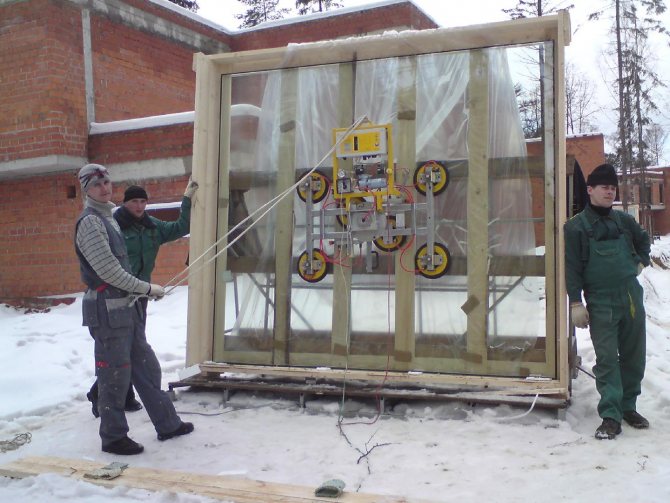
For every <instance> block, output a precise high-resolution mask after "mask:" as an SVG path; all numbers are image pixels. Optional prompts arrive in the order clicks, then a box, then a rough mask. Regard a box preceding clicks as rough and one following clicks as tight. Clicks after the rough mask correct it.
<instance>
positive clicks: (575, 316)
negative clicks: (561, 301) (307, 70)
mask: <svg viewBox="0 0 670 503" xmlns="http://www.w3.org/2000/svg"><path fill="white" fill-rule="evenodd" d="M570 317H571V318H572V323H574V324H575V326H576V327H579V328H586V327H588V326H589V312H588V311H587V310H586V307H585V306H584V304H582V303H581V302H575V303H574V304H570Z"/></svg>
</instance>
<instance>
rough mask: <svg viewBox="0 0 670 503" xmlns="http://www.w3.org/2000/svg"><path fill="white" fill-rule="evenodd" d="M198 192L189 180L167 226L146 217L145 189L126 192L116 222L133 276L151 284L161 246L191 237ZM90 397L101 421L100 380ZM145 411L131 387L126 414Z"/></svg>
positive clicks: (144, 299)
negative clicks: (122, 237)
mask: <svg viewBox="0 0 670 503" xmlns="http://www.w3.org/2000/svg"><path fill="white" fill-rule="evenodd" d="M197 190H198V184H197V182H194V181H193V180H190V179H189V181H188V185H187V186H186V190H185V191H184V197H183V198H182V201H181V210H180V212H179V218H178V219H177V220H175V221H174V222H167V221H164V220H159V219H158V218H155V217H152V216H151V215H149V214H147V213H146V211H145V210H146V207H147V202H148V200H149V196H148V195H147V191H146V190H145V189H144V188H143V187H140V186H138V185H131V186H130V187H128V188H127V189H126V191H125V192H124V194H123V206H121V207H120V208H118V209H117V210H116V212H114V219H115V220H116V221H117V222H118V224H119V227H121V231H122V232H123V236H124V238H125V242H126V250H127V251H128V258H129V260H130V267H131V270H132V274H133V276H135V277H136V278H139V279H141V280H142V281H146V282H148V283H149V282H150V280H151V273H152V272H153V270H154V267H155V265H156V256H157V255H158V250H159V248H160V246H161V245H162V244H163V243H168V242H170V241H175V240H177V239H179V238H181V237H183V236H185V235H186V234H188V233H189V230H190V221H191V199H192V198H193V195H194V194H195V192H196V191H197ZM148 301H149V299H148V298H147V297H140V298H139V299H138V301H137V302H138V304H139V305H140V308H141V310H142V313H143V318H144V322H145V324H146V317H147V303H148ZM86 397H87V398H88V400H89V401H90V402H91V412H92V413H93V415H94V416H95V417H98V416H99V413H98V381H97V380H96V382H94V383H93V386H92V387H91V390H90V391H89V392H88V393H87V394H86ZM141 408H142V404H140V402H138V401H137V399H136V398H135V393H134V392H133V386H132V384H131V385H130V386H129V387H128V393H127V395H126V405H125V410H126V411H128V412H132V411H136V410H140V409H141Z"/></svg>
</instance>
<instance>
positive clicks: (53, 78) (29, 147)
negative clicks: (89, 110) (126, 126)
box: [0, 0, 88, 162]
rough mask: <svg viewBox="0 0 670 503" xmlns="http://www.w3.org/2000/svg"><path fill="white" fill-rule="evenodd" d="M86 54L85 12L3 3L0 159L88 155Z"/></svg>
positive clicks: (45, 1) (41, 0) (63, 5)
mask: <svg viewBox="0 0 670 503" xmlns="http://www.w3.org/2000/svg"><path fill="white" fill-rule="evenodd" d="M81 53H82V38H81V16H80V13H79V9H78V8H76V7H75V6H74V5H73V4H71V3H69V2H62V1H57V0H34V1H32V2H17V3H12V4H8V5H5V6H3V7H2V16H0V75H1V76H2V78H0V97H1V99H0V162H6V161H10V160H16V159H26V158H32V157H41V156H46V155H54V154H58V155H73V156H83V155H85V153H86V140H87V134H88V125H87V123H86V101H85V93H84V65H83V60H82V57H81Z"/></svg>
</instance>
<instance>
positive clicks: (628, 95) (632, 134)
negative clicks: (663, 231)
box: [589, 0, 668, 231]
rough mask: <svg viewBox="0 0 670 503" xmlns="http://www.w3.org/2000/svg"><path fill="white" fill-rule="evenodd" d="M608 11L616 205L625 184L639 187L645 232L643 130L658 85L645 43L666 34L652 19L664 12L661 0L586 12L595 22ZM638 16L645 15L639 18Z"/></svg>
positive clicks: (625, 196)
mask: <svg viewBox="0 0 670 503" xmlns="http://www.w3.org/2000/svg"><path fill="white" fill-rule="evenodd" d="M612 9H613V10H614V17H613V27H612V32H613V33H614V35H615V41H616V42H615V44H616V45H615V48H614V51H613V54H614V56H615V57H616V71H617V76H616V79H615V81H614V84H615V88H616V90H617V94H618V107H617V108H616V112H617V114H618V121H617V122H618V124H617V126H618V127H617V129H618V135H617V141H616V145H617V148H616V165H617V166H618V167H619V168H620V171H621V174H622V175H623V176H622V178H623V179H622V187H621V201H622V203H623V207H624V210H626V209H627V208H628V202H629V200H630V190H629V184H630V183H631V182H632V183H635V184H639V185H640V187H639V193H640V196H641V198H642V200H641V201H640V223H641V224H642V225H643V226H645V227H646V228H647V230H649V231H652V229H651V228H650V222H651V218H650V215H649V212H648V211H646V210H647V208H646V206H647V203H648V201H646V199H645V194H646V193H647V189H646V168H647V167H648V166H649V164H650V162H651V158H652V156H651V155H650V152H649V149H648V145H647V142H646V140H645V130H646V129H647V128H648V127H649V125H650V124H651V117H652V116H653V114H655V113H656V112H657V110H658V107H657V106H656V104H655V102H654V99H653V91H654V90H656V89H658V88H659V87H662V86H663V85H664V84H663V83H662V82H661V80H660V79H659V77H658V75H657V74H656V72H655V71H654V70H653V68H652V61H651V60H650V58H649V53H650V52H651V51H649V49H648V38H649V35H650V34H651V33H654V32H655V33H660V34H662V35H664V36H667V35H668V32H667V31H666V29H665V27H664V26H663V25H662V24H661V23H660V21H658V18H659V16H660V15H661V14H663V13H664V12H665V10H666V8H665V2H664V1H663V0H612V1H611V2H608V3H607V4H606V5H605V6H604V7H603V8H602V9H601V10H599V11H597V12H594V13H592V14H591V15H590V16H589V20H596V19H600V18H601V17H603V16H604V15H605V14H606V13H608V12H611V11H612ZM642 11H644V12H645V14H644V15H641V14H640V13H641V12H642Z"/></svg>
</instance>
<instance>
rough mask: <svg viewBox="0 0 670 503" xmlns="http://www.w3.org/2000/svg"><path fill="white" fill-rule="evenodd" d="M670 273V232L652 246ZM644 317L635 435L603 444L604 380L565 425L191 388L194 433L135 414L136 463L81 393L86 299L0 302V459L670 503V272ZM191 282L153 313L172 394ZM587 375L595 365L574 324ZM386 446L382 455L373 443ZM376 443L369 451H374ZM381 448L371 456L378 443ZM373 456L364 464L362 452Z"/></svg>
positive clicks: (41, 480)
mask: <svg viewBox="0 0 670 503" xmlns="http://www.w3.org/2000/svg"><path fill="white" fill-rule="evenodd" d="M653 255H654V256H655V257H657V259H658V260H659V262H664V263H665V265H666V266H668V265H670V236H665V237H663V238H662V239H661V240H660V241H657V242H656V243H655V244H654V246H653ZM640 281H641V283H642V285H643V287H644V290H645V305H646V308H647V316H648V325H647V332H648V334H647V346H648V347H647V372H646V377H645V380H644V382H643V390H642V395H641V397H640V399H639V401H638V409H639V410H640V412H642V413H643V414H644V415H646V416H647V417H648V418H649V420H650V421H651V425H652V427H651V429H649V430H647V431H638V430H634V429H631V428H629V427H626V425H624V432H623V434H622V435H620V436H619V437H618V438H617V439H616V440H612V441H598V440H596V439H595V438H593V432H594V430H595V428H596V427H597V426H598V424H599V423H600V420H599V418H598V416H597V413H596V403H597V397H598V395H597V392H596V389H595V385H594V382H593V380H592V379H591V378H590V377H588V376H587V375H586V374H585V373H583V372H580V373H579V376H578V377H577V379H575V380H574V381H573V392H574V394H573V399H572V405H571V406H570V407H569V409H568V410H567V415H566V418H565V419H564V420H561V419H558V418H557V417H556V414H555V413H551V412H549V411H545V410H539V409H533V410H532V411H530V412H529V413H527V414H526V412H528V410H527V408H511V407H509V406H497V407H495V406H482V405H477V406H470V405H467V404H463V403H443V402H414V401H412V402H410V401H408V402H406V403H398V404H396V405H395V406H393V408H392V409H390V410H389V411H388V413H387V414H385V415H383V416H381V417H377V414H376V408H375V404H374V401H373V400H369V401H357V400H347V401H346V403H344V405H343V407H342V409H343V411H344V419H343V422H342V424H343V425H342V432H343V433H344V434H346V437H345V436H343V434H341V433H340V430H339V429H338V426H337V425H338V417H339V415H340V410H341V404H340V400H338V399H336V398H327V397H324V398H319V399H316V398H314V399H312V400H308V401H307V402H306V408H305V409H301V408H300V407H299V405H298V403H297V402H296V400H294V399H291V398H280V397H277V396H273V395H263V394H252V393H243V392H238V393H236V394H233V395H232V396H231V398H230V400H229V401H228V402H227V403H226V404H224V402H223V394H222V393H220V392H194V391H189V390H187V389H182V388H180V389H179V390H178V392H177V397H178V400H177V401H176V402H175V406H176V408H177V410H178V411H179V412H180V414H181V416H182V418H183V419H184V420H189V421H192V422H194V424H195V427H196V429H195V432H194V433H192V434H191V435H188V436H186V437H181V438H177V439H173V440H170V441H167V442H159V441H158V440H157V439H156V435H155V432H154V430H153V427H152V425H151V423H150V422H149V419H148V417H147V415H146V413H145V411H139V412H135V413H129V414H128V420H129V424H130V428H131V430H130V436H131V437H132V438H134V439H135V440H137V441H139V442H141V443H142V444H144V446H145V449H146V450H145V452H144V453H143V454H141V455H139V456H134V457H129V458H121V457H118V456H113V455H110V454H106V453H103V452H102V451H101V450H100V440H99V437H98V420H96V419H94V418H93V416H92V415H91V413H90V406H89V404H88V402H87V401H86V398H85V393H86V391H87V390H88V388H89V386H90V385H91V383H92V382H93V342H92V340H91V338H90V336H89V334H88V331H87V330H86V329H85V328H84V327H82V326H81V296H78V297H77V299H76V301H75V302H74V303H73V304H72V305H69V306H68V305H63V304H62V305H59V306H56V307H54V308H51V309H50V310H49V312H24V311H23V310H17V309H14V308H11V307H8V306H0V330H1V331H0V334H1V335H0V365H1V366H2V369H3V372H2V375H3V377H2V379H0V441H8V440H12V439H13V438H14V437H15V436H16V435H18V434H21V433H27V432H29V433H30V434H31V435H32V439H31V441H30V442H29V443H26V444H25V445H23V446H21V447H19V448H18V449H16V450H11V451H8V452H5V453H0V465H1V464H5V463H8V462H10V461H12V460H15V459H19V458H23V457H28V456H58V457H65V458H75V459H86V460H96V461H101V462H111V461H114V460H121V461H123V462H128V463H130V465H131V466H141V467H154V468H162V469H170V470H179V471H187V472H194V473H204V474H226V475H233V476H238V477H246V478H250V479H257V480H264V481H269V482H283V483H290V484H300V485H306V486H309V487H317V486H318V485H319V484H320V483H321V482H323V481H325V480H327V479H331V478H339V479H342V480H343V481H345V482H346V490H348V491H356V490H360V491H361V492H367V493H378V494H388V495H399V496H404V497H406V498H407V499H408V500H409V501H412V500H416V499H425V500H432V501H446V500H448V501H475V500H477V501H487V500H488V501H496V502H512V501H513V502H517V501H524V500H525V501H533V502H555V501H558V500H565V501H589V502H600V501H611V502H630V501H645V502H659V503H660V502H663V503H665V502H667V501H670V457H669V456H668V455H667V446H668V445H670V433H668V432H670V310H668V308H667V306H668V304H669V303H670V270H665V269H662V268H661V267H659V266H656V267H654V268H647V269H645V270H644V271H643V273H642V274H641V276H640ZM186 305H187V288H186V287H178V288H177V289H175V291H174V293H173V294H171V295H169V296H167V297H166V298H165V299H163V300H161V301H159V302H152V303H150V306H149V323H148V338H149V341H150V343H151V344H152V345H153V347H154V349H155V351H156V354H157V355H158V358H159V360H160V361H161V364H162V367H163V372H164V375H163V377H164V381H163V382H164V387H165V388H167V383H168V382H172V381H176V380H178V373H179V372H180V371H182V370H183V367H184V353H185V346H186ZM578 346H579V353H580V355H581V357H582V359H583V367H584V369H586V370H589V371H590V370H591V367H592V366H593V364H594V360H595V356H594V353H593V348H592V345H591V343H590V339H589V337H588V332H587V331H585V330H579V331H578ZM374 446H377V447H374ZM373 447H374V449H372V448H373ZM370 449H372V450H370ZM368 451H369V454H368V455H367V456H365V457H363V458H361V456H362V453H365V452H368ZM0 501H7V502H10V501H11V502H17V503H21V502H25V503H28V502H30V503H34V502H60V501H63V502H65V501H68V502H74V503H94V502H96V503H97V502H100V501H114V502H115V503H126V502H137V501H148V502H165V503H167V502H170V503H201V502H205V501H210V500H208V499H206V498H204V497H200V496H197V495H187V494H171V493H168V492H162V493H151V492H147V491H144V490H137V489H130V488H125V487H116V488H113V489H107V488H102V487H98V486H95V485H92V484H89V483H86V482H82V481H75V480H71V479H68V478H64V477H60V476H56V475H41V476H38V477H31V478H26V479H23V480H11V479H8V478H4V477H0Z"/></svg>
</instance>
